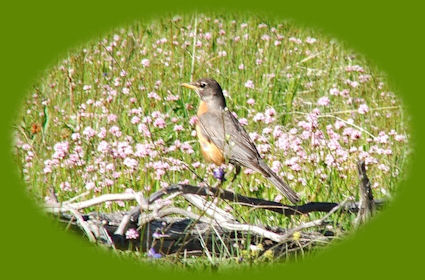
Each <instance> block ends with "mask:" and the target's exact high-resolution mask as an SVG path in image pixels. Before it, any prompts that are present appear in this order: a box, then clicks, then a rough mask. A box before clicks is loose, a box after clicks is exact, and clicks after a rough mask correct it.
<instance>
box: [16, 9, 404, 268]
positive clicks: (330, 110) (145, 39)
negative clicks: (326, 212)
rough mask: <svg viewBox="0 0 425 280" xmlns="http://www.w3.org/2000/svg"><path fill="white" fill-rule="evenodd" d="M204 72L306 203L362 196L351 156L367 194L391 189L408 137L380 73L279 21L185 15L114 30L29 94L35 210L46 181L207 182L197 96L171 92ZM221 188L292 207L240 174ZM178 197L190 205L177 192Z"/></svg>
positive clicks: (348, 221)
mask: <svg viewBox="0 0 425 280" xmlns="http://www.w3.org/2000/svg"><path fill="white" fill-rule="evenodd" d="M201 77H211V78H214V79H216V80H217V81H218V82H219V83H220V85H221V86H222V88H223V90H224V93H225V96H226V98H227V104H228V107H229V108H230V109H231V110H232V111H234V112H235V113H236V114H237V118H238V119H239V121H240V122H241V124H242V125H244V126H245V129H246V130H247V131H248V132H249V133H250V136H251V138H252V139H253V140H254V141H255V143H256V145H257V148H258V150H259V152H260V153H261V155H262V156H263V157H264V158H265V160H266V162H267V163H268V164H269V165H270V166H271V167H272V169H273V170H274V171H276V172H277V173H279V174H280V175H281V176H282V177H283V178H285V180H286V181H287V182H288V183H289V185H290V186H291V187H292V188H293V189H294V190H295V191H296V192H298V193H299V194H300V197H301V199H302V203H306V202H310V201H329V202H341V201H343V200H344V199H346V198H347V197H353V198H354V199H357V200H358V189H359V188H358V184H359V179H358V174H357V167H356V163H357V162H358V161H359V160H364V161H365V162H366V166H367V173H368V176H369V179H370V180H371V183H372V189H373V194H374V196H375V198H376V199H386V200H388V199H390V198H391V197H392V196H393V195H394V194H395V192H396V188H397V185H398V183H399V182H400V180H401V179H402V177H403V176H402V175H403V174H404V173H405V172H404V168H405V167H406V160H407V157H408V154H407V153H408V150H409V146H408V139H409V136H408V127H407V117H406V115H405V113H404V110H403V108H402V104H401V100H400V99H399V98H398V97H397V96H396V95H395V94H394V93H393V91H392V90H391V88H390V85H389V83H388V81H387V77H386V76H385V75H384V74H383V73H381V72H380V71H379V70H378V69H376V68H375V67H373V66H372V65H370V63H369V62H368V61H367V60H366V59H365V58H364V57H362V56H361V55H359V54H357V53H355V52H353V51H352V50H350V49H348V48H347V47H346V46H344V45H343V44H342V43H340V42H338V41H337V40H336V39H333V38H330V37H326V36H324V35H323V34H321V33H318V32H317V31H314V30H308V29H301V28H299V27H297V26H296V25H294V24H293V23H291V22H289V21H283V20H278V19H270V18H261V17H258V16H254V15H248V14H244V15H239V14H207V15H202V14H198V15H193V14H187V15H181V16H169V17H163V18H159V19H156V20H154V21H152V22H151V23H134V24H131V25H128V26H124V27H122V28H119V29H116V30H114V31H113V32H111V33H110V34H108V35H106V36H105V37H100V38H97V39H95V40H93V41H92V42H89V43H87V44H86V45H83V46H81V47H80V48H77V49H72V50H69V53H68V55H67V56H65V57H62V58H60V60H58V61H57V64H56V65H53V66H52V67H51V68H49V69H47V70H46V72H45V74H44V76H43V77H42V78H41V79H40V80H39V81H38V82H37V83H36V84H34V86H33V88H31V89H29V92H28V95H27V97H26V99H25V100H23V103H22V108H21V113H20V115H19V118H18V119H17V121H16V130H15V133H16V135H15V136H14V139H15V143H14V153H15V155H16V162H17V166H18V168H19V171H20V173H21V175H22V179H23V180H24V181H25V183H26V185H27V187H28V193H29V195H30V196H31V197H32V198H34V199H35V200H36V201H37V202H38V203H39V204H43V202H44V200H45V197H46V196H47V195H48V189H49V188H51V187H52V188H54V190H55V193H56V195H57V198H58V200H59V201H67V200H69V199H72V198H74V197H76V196H81V197H80V199H89V198H91V197H95V196H99V195H101V194H107V193H122V192H126V191H129V190H130V189H132V190H134V191H142V192H144V193H145V194H146V196H148V195H149V194H151V193H153V192H154V191H156V190H158V189H159V188H161V187H164V186H167V185H169V184H172V183H182V182H183V183H189V184H193V185H200V184H203V183H202V182H200V180H199V179H198V177H197V176H200V177H201V178H204V180H205V181H206V182H209V184H213V183H215V181H216V179H215V178H214V177H213V176H212V170H213V169H214V168H215V167H214V166H212V165H209V164H207V163H205V162H204V161H203V159H202V156H201V153H200V149H199V144H198V142H197V141H196V132H195V130H194V129H195V128H194V122H195V118H194V116H195V115H196V110H197V105H198V103H199V100H198V96H197V95H196V93H195V92H192V91H190V90H188V89H185V88H182V87H181V86H180V85H181V83H183V82H190V81H193V80H197V79H199V78H201ZM188 167H190V168H188ZM193 171H194V172H196V174H197V175H195V174H194V172H193ZM223 188H227V189H231V190H234V191H235V192H237V193H240V194H243V195H247V196H254V197H260V198H264V199H268V200H275V201H281V202H283V203H288V201H286V199H285V198H283V197H282V196H281V195H280V194H279V193H278V191H277V190H276V188H275V187H274V186H273V185H271V184H270V183H269V182H267V181H266V180H265V179H263V178H262V176H261V175H259V174H256V173H253V172H252V171H251V170H249V169H246V168H244V169H242V172H241V175H240V176H239V177H238V178H237V179H236V180H235V181H234V182H233V183H232V182H230V180H228V181H226V182H225V183H224V185H223ZM175 204H176V206H179V207H183V208H185V207H189V205H188V204H187V202H185V200H184V199H179V198H178V199H176V200H175ZM218 204H219V205H220V206H222V208H223V209H225V210H226V211H229V212H231V213H233V214H234V215H235V216H237V217H240V218H241V219H243V220H245V221H247V222H250V223H253V224H263V225H269V226H279V227H283V228H286V227H292V226H294V225H297V224H299V223H301V222H303V221H309V220H312V219H316V218H319V217H321V216H323V214H309V215H303V216H297V217H291V218H286V217H282V216H281V215H278V214H276V213H271V212H268V211H264V210H261V209H257V210H255V209H254V210H253V209H250V208H246V207H242V206H238V205H232V204H227V203H222V202H220V201H219V202H218ZM132 205H135V202H112V203H105V204H103V205H101V206H98V207H91V208H89V209H86V211H99V212H112V211H118V210H128V209H129V208H130V207H131V206H132ZM192 208H193V207H192ZM192 210H193V211H196V209H192ZM354 219H355V215H353V214H347V213H345V214H344V213H337V214H334V215H332V216H331V217H330V221H329V222H330V224H331V225H333V226H334V227H338V228H340V229H341V231H340V232H341V236H343V235H344V234H345V233H347V232H350V231H351V230H353V229H354V226H353V220H354ZM337 237H339V236H337ZM120 254H121V253H120ZM134 254H135V255H134V256H133V257H135V258H137V259H143V258H144V256H145V254H143V253H142V254H140V253H134ZM235 259H238V258H237V256H236V255H235ZM203 261H205V260H202V262H203ZM228 261H229V260H228V259H226V260H224V258H223V262H228ZM230 261H231V260H230ZM195 262H196V261H195ZM199 262H201V261H199ZM259 262H261V260H259Z"/></svg>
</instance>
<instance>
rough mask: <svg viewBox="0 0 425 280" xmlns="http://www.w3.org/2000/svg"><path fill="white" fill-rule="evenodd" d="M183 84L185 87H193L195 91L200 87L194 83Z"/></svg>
mask: <svg viewBox="0 0 425 280" xmlns="http://www.w3.org/2000/svg"><path fill="white" fill-rule="evenodd" d="M182 86H183V87H185V88H188V89H193V90H194V91H197V90H198V87H197V86H195V85H193V84H187V83H183V84H182Z"/></svg>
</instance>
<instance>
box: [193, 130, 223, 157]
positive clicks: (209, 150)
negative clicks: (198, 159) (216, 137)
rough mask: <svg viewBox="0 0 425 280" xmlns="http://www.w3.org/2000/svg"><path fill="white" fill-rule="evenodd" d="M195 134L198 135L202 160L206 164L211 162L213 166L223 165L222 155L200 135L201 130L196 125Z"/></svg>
mask: <svg viewBox="0 0 425 280" xmlns="http://www.w3.org/2000/svg"><path fill="white" fill-rule="evenodd" d="M196 134H197V135H198V140H199V144H200V145H201V152H202V155H203V157H204V159H205V160H206V161H207V162H212V163H214V164H215V165H221V164H223V163H224V156H223V153H222V152H221V151H220V149H219V148H217V146H216V145H215V144H214V143H212V142H211V141H209V140H208V139H207V138H206V137H204V136H203V135H202V132H201V128H200V127H199V125H196Z"/></svg>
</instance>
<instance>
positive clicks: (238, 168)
mask: <svg viewBox="0 0 425 280" xmlns="http://www.w3.org/2000/svg"><path fill="white" fill-rule="evenodd" d="M234 167H235V175H233V179H232V183H233V182H234V181H235V180H236V177H238V175H239V173H241V166H240V165H238V164H235V165H234Z"/></svg>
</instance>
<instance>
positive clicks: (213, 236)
mask: <svg viewBox="0 0 425 280" xmlns="http://www.w3.org/2000/svg"><path fill="white" fill-rule="evenodd" d="M358 172H359V178H360V184H359V187H360V201H359V202H354V201H353V199H346V200H345V201H344V202H342V203H337V202H309V203H306V204H303V205H285V204H281V203H278V202H274V201H268V200H264V199H260V198H253V197H248V196H243V195H240V194H235V193H234V192H231V191H229V190H224V189H222V188H219V187H217V186H212V187H199V186H193V185H188V184H173V185H170V186H168V187H166V188H163V189H161V190H159V191H157V192H155V193H153V194H152V195H151V196H150V197H144V196H143V193H141V192H126V193H121V194H106V195H101V196H99V197H95V198H92V199H88V200H85V201H77V199H71V200H69V201H66V202H63V203H59V202H58V201H57V199H56V197H55V196H54V195H52V199H50V200H49V202H48V203H47V205H46V210H47V211H48V212H50V213H53V214H59V215H60V217H61V219H62V220H63V221H65V222H67V223H70V224H71V225H74V226H75V228H79V229H80V230H82V231H83V232H84V233H85V235H86V236H87V237H88V238H89V240H90V241H93V242H100V243H103V244H106V245H108V246H111V247H114V248H117V249H123V250H127V249H130V248H131V249H136V250H146V251H147V250H149V249H152V250H155V251H156V252H160V253H161V254H181V253H182V252H185V254H187V253H192V254H201V253H205V254H206V255H207V257H208V256H209V257H211V252H218V251H220V249H222V250H221V252H223V250H224V251H225V252H227V253H228V254H229V255H230V253H229V252H230V251H231V249H230V248H231V247H232V246H233V247H235V246H236V247H238V246H239V247H240V248H242V247H243V246H246V244H243V243H244V242H246V240H250V243H251V244H262V245H263V247H264V248H265V249H268V248H269V249H273V250H274V252H286V253H288V252H290V251H293V250H301V249H302V250H304V249H305V248H307V247H308V246H311V245H312V244H322V243H328V242H329V241H330V240H332V239H333V238H335V232H332V230H328V229H327V228H326V227H325V225H326V223H327V220H328V218H329V217H330V216H331V215H333V214H335V213H336V212H349V213H357V214H358V215H357V218H356V224H359V223H362V222H364V221H365V220H366V219H367V218H368V217H370V215H372V214H373V211H374V209H376V208H377V207H379V206H381V205H382V204H383V202H382V201H375V200H374V199H373V195H372V190H371V187H370V181H369V179H368V177H367V175H366V168H365V165H364V162H361V163H359V164H358ZM177 196H182V197H183V198H185V199H186V200H187V201H188V202H189V203H190V204H191V205H193V206H194V207H195V208H197V209H198V211H197V212H196V211H195V212H194V211H192V210H189V209H182V208H179V207H176V206H174V198H175V197H177ZM81 197H83V195H82V196H81ZM81 197H80V198H81ZM220 199H221V200H225V201H228V202H231V203H236V204H240V205H242V206H248V207H253V208H256V209H262V210H269V211H273V212H276V213H280V214H282V215H285V216H288V217H290V216H292V215H301V214H308V213H312V212H323V213H327V214H326V215H324V216H323V217H322V218H320V219H317V220H312V221H309V222H303V223H300V224H299V225H296V226H294V227H293V228H289V229H282V228H271V227H269V226H264V225H252V224H248V223H246V222H244V221H240V220H239V219H238V218H237V217H235V216H233V215H232V214H230V213H228V212H226V211H224V210H223V209H221V208H220V207H218V206H217V204H216V203H217V201H219V200H220ZM110 201H135V202H137V206H134V207H133V208H132V209H130V210H129V211H126V212H117V213H110V214H105V213H89V214H82V213H81V211H82V210H84V209H86V208H88V207H92V206H96V205H100V204H103V203H105V202H110ZM129 230H133V231H136V232H137V233H138V234H139V237H138V238H136V239H133V238H132V237H129V236H126V233H127V232H129Z"/></svg>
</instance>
